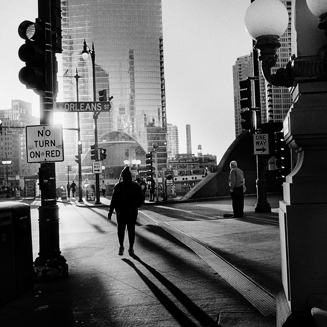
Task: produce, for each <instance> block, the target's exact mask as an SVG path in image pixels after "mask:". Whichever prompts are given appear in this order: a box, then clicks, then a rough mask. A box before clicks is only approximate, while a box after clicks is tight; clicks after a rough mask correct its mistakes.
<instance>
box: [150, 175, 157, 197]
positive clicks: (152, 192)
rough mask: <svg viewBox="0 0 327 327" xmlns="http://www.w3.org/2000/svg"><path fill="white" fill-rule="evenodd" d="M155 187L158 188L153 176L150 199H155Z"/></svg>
mask: <svg viewBox="0 0 327 327" xmlns="http://www.w3.org/2000/svg"><path fill="white" fill-rule="evenodd" d="M155 188H156V183H155V181H154V180H153V178H151V181H150V185H149V190H150V200H149V201H154V191H155Z"/></svg>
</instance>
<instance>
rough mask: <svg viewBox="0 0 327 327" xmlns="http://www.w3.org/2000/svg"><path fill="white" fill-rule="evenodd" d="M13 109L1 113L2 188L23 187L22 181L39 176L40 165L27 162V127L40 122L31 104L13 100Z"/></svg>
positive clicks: (0, 167) (0, 174) (0, 177)
mask: <svg viewBox="0 0 327 327" xmlns="http://www.w3.org/2000/svg"><path fill="white" fill-rule="evenodd" d="M11 104H12V106H11V109H6V110H1V111H0V120H1V125H2V127H1V133H0V158H1V165H0V188H1V187H5V186H6V185H7V184H9V185H12V186H19V185H23V183H21V181H22V180H23V179H24V178H26V177H29V176H37V173H38V167H39V164H35V163H28V162H27V151H26V131H25V126H27V125H39V124H40V120H39V119H37V118H36V117H33V116H32V105H31V103H28V102H25V101H22V100H12V102H11Z"/></svg>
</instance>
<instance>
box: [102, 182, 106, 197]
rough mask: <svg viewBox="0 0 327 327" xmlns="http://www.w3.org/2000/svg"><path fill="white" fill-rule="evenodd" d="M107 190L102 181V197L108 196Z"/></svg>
mask: <svg viewBox="0 0 327 327" xmlns="http://www.w3.org/2000/svg"><path fill="white" fill-rule="evenodd" d="M106 190H107V185H106V183H105V182H104V181H102V183H101V191H102V195H103V196H105V195H106Z"/></svg>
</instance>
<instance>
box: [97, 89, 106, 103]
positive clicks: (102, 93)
mask: <svg viewBox="0 0 327 327" xmlns="http://www.w3.org/2000/svg"><path fill="white" fill-rule="evenodd" d="M99 101H108V97H107V90H105V89H104V90H100V91H99Z"/></svg>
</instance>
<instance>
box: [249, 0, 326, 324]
mask: <svg viewBox="0 0 327 327" xmlns="http://www.w3.org/2000/svg"><path fill="white" fill-rule="evenodd" d="M290 4H292V5H293V6H294V9H293V10H292V13H293V15H294V16H292V22H294V23H293V24H292V52H293V53H294V55H292V57H291V59H290V60H289V62H288V63H287V65H286V67H284V68H279V69H278V70H277V71H274V70H273V67H274V66H275V64H276V61H277V50H278V48H279V47H280V46H281V44H280V36H281V35H282V34H283V33H284V31H285V29H286V28H287V26H288V23H289V17H288V12H287V10H286V8H285V7H284V6H283V4H282V3H281V2H280V1H279V0H255V1H254V2H253V3H252V4H251V5H250V6H249V8H248V10H247V12H246V16H245V24H246V28H247V30H248V31H249V33H250V34H251V36H252V37H253V38H254V39H255V48H256V49H259V51H260V57H259V59H260V60H261V61H262V71H263V74H264V76H265V78H266V80H267V81H268V82H269V83H271V84H272V85H275V86H284V87H292V88H293V92H292V96H293V104H292V106H291V108H290V110H289V112H288V114H287V116H286V118H285V120H284V123H283V126H284V128H283V133H284V138H285V140H286V143H287V144H288V146H289V147H290V148H292V149H293V150H295V151H296V153H297V157H296V166H295V167H294V169H293V171H292V172H291V173H290V174H289V175H288V176H286V180H285V182H284V184H283V201H281V202H280V205H279V227H280V240H281V261H282V264H281V268H282V283H283V292H281V293H280V294H279V295H278V296H277V298H276V300H277V306H276V307H277V326H285V327H286V326H299V327H301V326H327V318H326V317H327V311H326V307H323V305H322V304H323V303H327V283H326V276H327V261H326V256H327V246H326V235H327V219H326V212H327V188H326V182H327V171H326V166H327V127H326V121H327V111H326V103H327V83H326V81H327V51H326V50H327V44H326V37H325V36H324V35H323V33H321V32H320V31H319V30H318V29H317V27H318V28H319V29H323V30H324V31H325V34H326V30H327V0H296V1H292V2H290ZM317 17H318V18H319V21H318V18H317ZM321 313H322V314H321ZM313 320H314V322H315V323H316V324H317V325H315V323H314V322H313Z"/></svg>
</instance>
